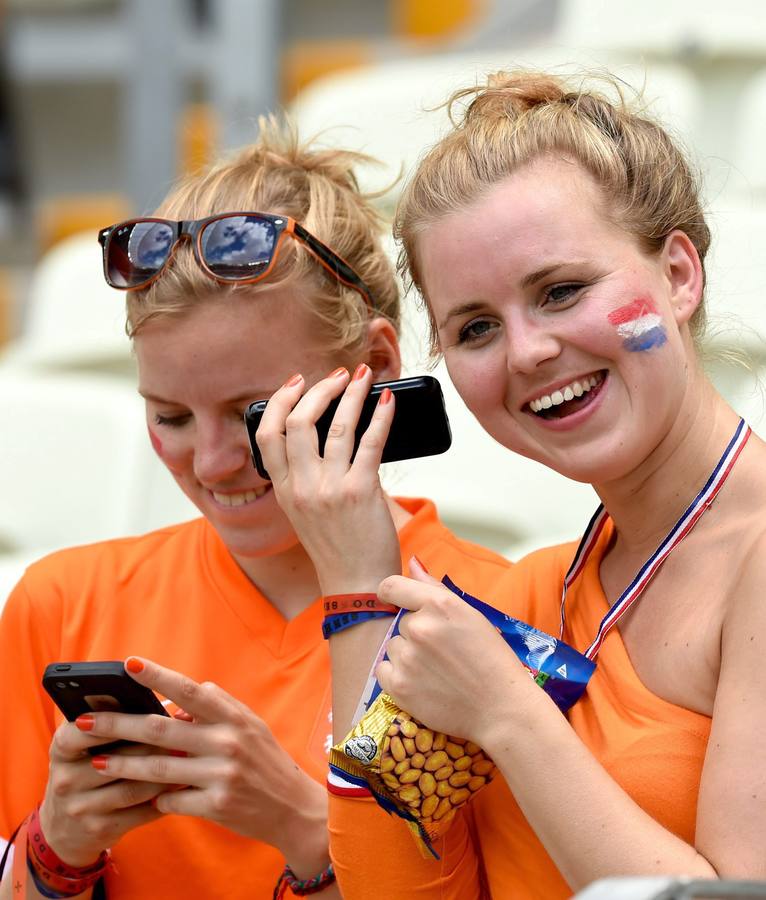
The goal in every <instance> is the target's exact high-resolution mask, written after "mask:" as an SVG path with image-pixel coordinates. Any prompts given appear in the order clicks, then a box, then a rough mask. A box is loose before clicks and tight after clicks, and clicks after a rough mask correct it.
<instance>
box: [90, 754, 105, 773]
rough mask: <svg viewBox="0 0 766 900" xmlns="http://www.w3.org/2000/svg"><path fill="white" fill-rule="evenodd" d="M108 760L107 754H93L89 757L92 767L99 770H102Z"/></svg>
mask: <svg viewBox="0 0 766 900" xmlns="http://www.w3.org/2000/svg"><path fill="white" fill-rule="evenodd" d="M108 762H109V757H108V756H94V757H92V758H91V761H90V764H91V765H92V766H93V768H94V769H98V770H99V772H103V771H104V769H105V768H106V766H107V763H108Z"/></svg>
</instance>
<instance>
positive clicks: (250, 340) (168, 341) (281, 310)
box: [135, 286, 327, 396]
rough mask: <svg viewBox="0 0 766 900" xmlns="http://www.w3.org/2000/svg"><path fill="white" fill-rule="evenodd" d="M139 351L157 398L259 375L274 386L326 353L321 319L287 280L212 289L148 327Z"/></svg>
mask: <svg viewBox="0 0 766 900" xmlns="http://www.w3.org/2000/svg"><path fill="white" fill-rule="evenodd" d="M135 349H136V357H137V360H138V372H139V388H140V390H141V392H142V393H150V394H155V395H158V396H160V395H161V396H168V395H169V394H171V393H172V394H173V395H174V396H175V395H181V394H183V393H184V392H187V391H191V390H193V389H197V388H199V387H201V386H202V385H203V384H204V385H206V386H207V387H209V388H210V389H213V388H214V387H215V385H220V386H221V387H223V386H226V387H227V389H228V388H229V387H233V386H234V385H236V384H245V383H248V384H251V383H252V382H253V381H254V380H255V381H257V382H258V384H263V386H264V387H266V386H271V387H272V389H273V388H275V387H277V386H278V385H279V384H281V381H280V380H279V379H280V378H281V377H282V376H283V375H284V373H285V371H286V370H287V369H290V371H289V372H288V375H290V374H292V373H293V372H295V371H306V370H307V368H309V367H315V366H317V365H320V364H321V362H322V361H323V360H324V358H325V356H326V355H327V354H326V351H325V349H324V345H323V341H322V338H321V330H320V329H319V328H318V326H317V320H316V317H315V316H314V315H313V314H312V312H311V310H310V309H309V308H308V306H307V304H306V303H305V302H304V301H303V300H302V299H301V298H300V297H299V296H298V294H297V290H296V288H294V287H293V288H289V287H286V286H283V287H279V288H273V289H265V290H258V291H242V292H241V293H238V292H234V293H232V294H229V295H228V296H216V295H211V297H210V298H208V299H203V300H202V301H201V302H200V303H199V305H197V306H194V307H191V308H190V309H188V310H185V311H184V312H183V313H181V314H180V315H178V316H174V315H164V316H159V317H158V318H156V319H153V320H150V321H149V322H147V323H146V324H145V325H144V326H143V327H142V328H141V330H140V331H139V333H138V334H137V335H136V337H135ZM291 367H292V368H291Z"/></svg>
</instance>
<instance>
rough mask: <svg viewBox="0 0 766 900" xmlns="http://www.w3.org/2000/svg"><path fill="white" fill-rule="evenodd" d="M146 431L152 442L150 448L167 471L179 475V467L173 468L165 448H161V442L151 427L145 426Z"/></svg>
mask: <svg viewBox="0 0 766 900" xmlns="http://www.w3.org/2000/svg"><path fill="white" fill-rule="evenodd" d="M147 431H148V432H149V440H150V441H151V442H152V447H153V448H154V452H155V453H156V454H157V456H159V458H160V459H161V460H162V462H164V463H165V465H166V466H167V467H168V470H169V471H170V472H172V473H173V474H174V475H178V474H180V471H181V470H180V467H179V466H174V465H173V463H172V462H171V461H170V459H169V457H168V453H167V451H166V450H165V448H164V447H163V446H162V441H161V440H160V438H159V435H157V434H156V433H155V432H154V431H153V430H152V429H151V427H149V426H147Z"/></svg>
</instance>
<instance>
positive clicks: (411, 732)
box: [399, 720, 418, 738]
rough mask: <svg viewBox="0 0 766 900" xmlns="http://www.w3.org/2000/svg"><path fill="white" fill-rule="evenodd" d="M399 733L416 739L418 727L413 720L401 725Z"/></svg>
mask: <svg viewBox="0 0 766 900" xmlns="http://www.w3.org/2000/svg"><path fill="white" fill-rule="evenodd" d="M399 731H401V733H402V734H403V735H404V736H405V737H408V738H414V737H415V735H416V734H417V733H418V726H417V725H416V724H415V723H414V722H413V721H412V720H410V721H409V722H402V723H401V724H400V725H399Z"/></svg>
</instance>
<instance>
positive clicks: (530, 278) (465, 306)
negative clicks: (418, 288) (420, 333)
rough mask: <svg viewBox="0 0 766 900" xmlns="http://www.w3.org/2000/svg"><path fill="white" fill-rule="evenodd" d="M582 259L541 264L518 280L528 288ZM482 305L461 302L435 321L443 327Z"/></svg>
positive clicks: (579, 263) (577, 263) (582, 261)
mask: <svg viewBox="0 0 766 900" xmlns="http://www.w3.org/2000/svg"><path fill="white" fill-rule="evenodd" d="M583 264H584V260H579V259H572V260H567V261H566V262H555V263H552V264H551V265H549V266H543V268H542V269H536V270H535V271H534V272H530V273H529V274H528V275H525V276H524V277H523V278H522V279H521V282H520V286H521V287H522V288H524V289H526V288H530V287H532V286H533V285H535V284H537V283H538V282H539V281H542V280H543V279H544V278H547V277H548V276H549V275H552V274H553V273H554V272H555V271H557V270H558V269H563V268H564V267H565V266H572V265H574V266H577V265H583ZM483 306H484V304H483V303H480V302H479V301H472V302H470V303H461V304H460V306H455V307H454V308H453V309H451V310H450V311H449V312H448V313H447V315H446V316H445V317H444V318H443V319H442V320H441V322H439V323H437V327H438V328H444V326H445V325H446V324H447V322H449V320H450V319H454V318H455V317H457V316H464V315H466V314H468V313H472V312H476V311H477V310H479V309H481V308H482V307H483Z"/></svg>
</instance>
